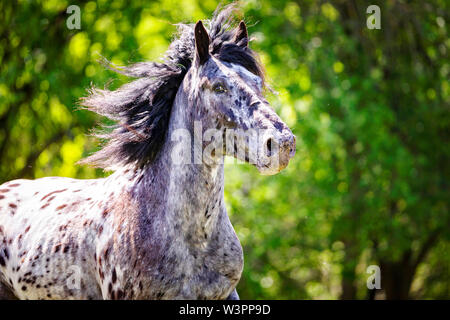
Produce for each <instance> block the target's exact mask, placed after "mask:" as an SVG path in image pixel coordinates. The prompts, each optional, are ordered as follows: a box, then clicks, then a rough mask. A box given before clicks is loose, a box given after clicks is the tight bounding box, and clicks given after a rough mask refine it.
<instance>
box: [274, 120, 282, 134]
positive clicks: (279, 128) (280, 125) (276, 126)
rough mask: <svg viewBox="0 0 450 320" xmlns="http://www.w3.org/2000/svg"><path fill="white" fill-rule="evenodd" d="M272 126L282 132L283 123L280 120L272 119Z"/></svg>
mask: <svg viewBox="0 0 450 320" xmlns="http://www.w3.org/2000/svg"><path fill="white" fill-rule="evenodd" d="M273 126H274V127H275V128H276V129H277V130H278V131H280V132H283V128H284V125H283V123H282V122H280V121H274V122H273Z"/></svg>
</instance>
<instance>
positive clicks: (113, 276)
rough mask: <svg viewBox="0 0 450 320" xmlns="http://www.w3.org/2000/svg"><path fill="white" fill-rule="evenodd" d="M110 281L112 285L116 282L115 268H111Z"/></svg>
mask: <svg viewBox="0 0 450 320" xmlns="http://www.w3.org/2000/svg"><path fill="white" fill-rule="evenodd" d="M111 280H112V283H116V281H117V273H116V268H113V271H112V275H111Z"/></svg>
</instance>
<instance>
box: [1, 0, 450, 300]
mask: <svg viewBox="0 0 450 320" xmlns="http://www.w3.org/2000/svg"><path fill="white" fill-rule="evenodd" d="M376 2H377V3H376V4H378V5H379V6H380V8H381V30H369V29H368V28H367V26H366V19H367V18H368V16H369V15H368V14H366V8H367V7H368V6H369V5H370V4H373V3H370V2H365V1H344V0H342V1H330V2H327V1H285V0H280V1H269V0H260V1H257V0H252V1H242V2H241V7H242V13H243V14H244V16H245V20H246V22H247V25H248V27H249V33H250V34H251V36H252V38H253V41H252V42H251V47H252V48H253V49H254V50H256V51H257V52H258V53H259V54H260V57H261V60H262V62H263V64H264V65H265V66H266V71H267V78H268V80H269V83H270V85H271V86H272V88H273V89H274V90H275V91H276V92H277V94H270V93H269V95H268V99H269V101H270V102H271V103H272V105H273V106H274V108H275V109H276V111H277V112H278V114H279V115H280V116H281V118H282V119H283V120H284V121H285V122H286V123H287V124H288V125H289V126H290V127H291V128H292V130H293V132H294V133H295V135H296V136H297V141H298V147H297V155H296V156H295V158H294V159H293V160H292V161H291V163H290V165H289V166H288V168H287V169H286V170H284V171H283V172H281V173H280V174H278V175H276V176H270V177H267V176H260V175H258V172H257V170H256V169H255V168H253V167H251V166H249V165H242V164H241V165H227V166H226V173H225V175H226V176H225V178H226V187H225V196H226V201H227V208H228V212H229V215H230V217H231V220H232V222H233V225H234V227H235V229H236V232H237V234H238V236H239V238H240V240H241V243H242V245H243V247H244V252H245V268H244V273H243V276H242V279H241V281H240V283H239V286H238V292H239V294H240V295H241V298H244V299H339V298H344V299H367V298H377V299H385V298H388V299H391V298H412V299H417V298H426V299H436V298H444V299H448V298H450V254H449V251H450V246H449V244H450V231H449V230H450V228H449V227H450V215H449V199H450V195H449V180H450V179H449V178H450V175H449V153H450V148H449V141H450V139H449V135H450V134H449V133H450V131H449V123H450V112H449V111H450V103H449V102H450V99H449V93H450V88H449V82H448V79H449V72H450V65H449V61H450V59H449V44H450V40H449V38H448V30H449V28H448V25H449V13H450V10H449V6H448V4H449V3H448V1H445V0H442V1H437V0H433V1H400V0H395V1H394V0H392V1H376ZM224 3H228V2H227V1H225V2H224ZM72 4H75V5H78V6H79V7H80V9H81V29H80V30H69V29H68V28H67V26H66V20H67V18H68V17H69V14H67V13H66V8H67V7H68V6H69V5H72ZM217 4H218V2H217V1H213V0H167V1H149V0H146V1H131V3H130V1H125V0H99V1H90V2H84V1H64V0H51V1H48V0H42V1H23V0H18V1H1V2H0V21H1V25H0V35H1V36H0V164H1V165H0V183H3V182H5V181H7V180H12V179H16V178H39V177H43V176H53V175H57V176H67V177H76V178H94V177H100V176H104V175H105V173H103V172H101V171H99V170H95V169H91V168H88V167H84V166H79V165H76V164H75V162H76V161H78V160H79V159H80V158H82V157H84V156H86V155H88V154H90V153H92V152H93V151H94V150H96V148H98V141H96V140H95V139H93V138H92V137H89V136H87V133H89V132H90V131H91V130H92V128H94V127H95V125H96V123H98V121H102V119H100V118H98V117H96V116H94V115H93V114H91V113H89V112H87V111H84V110H79V108H78V107H77V100H78V99H79V98H80V97H82V96H84V95H86V89H87V88H88V87H89V86H90V85H91V84H94V85H96V86H100V87H103V86H108V87H109V88H113V89H114V88H118V87H119V86H120V85H121V84H123V83H125V82H127V81H129V79H126V78H125V77H121V76H117V75H116V74H114V73H113V72H111V71H109V70H105V68H104V67H102V66H101V65H100V64H99V63H98V62H97V61H98V59H99V58H101V57H102V56H103V57H106V58H107V59H110V60H111V61H112V62H113V63H115V64H117V65H125V64H130V63H134V62H138V61H143V60H158V59H159V58H160V57H161V55H162V54H163V53H164V51H165V50H166V49H167V47H168V45H169V43H170V41H171V38H172V36H173V33H174V32H175V30H176V27H175V24H176V23H178V22H195V21H197V20H198V19H207V18H208V17H210V16H211V14H212V12H213V11H214V9H215V8H216V6H217ZM241 17H242V16H240V17H239V18H241ZM369 265H377V266H379V267H380V268H381V290H377V291H376V292H375V291H373V290H368V288H367V285H366V281H367V278H368V276H370V274H368V273H367V272H366V270H367V267H368V266H369Z"/></svg>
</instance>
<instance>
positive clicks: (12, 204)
mask: <svg viewBox="0 0 450 320" xmlns="http://www.w3.org/2000/svg"><path fill="white" fill-rule="evenodd" d="M9 207H10V208H12V209H16V208H17V205H16V204H15V203H10V204H9Z"/></svg>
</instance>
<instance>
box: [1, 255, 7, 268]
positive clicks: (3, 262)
mask: <svg viewBox="0 0 450 320" xmlns="http://www.w3.org/2000/svg"><path fill="white" fill-rule="evenodd" d="M0 266H2V267H4V266H6V262H5V259H3V257H1V256H0Z"/></svg>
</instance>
